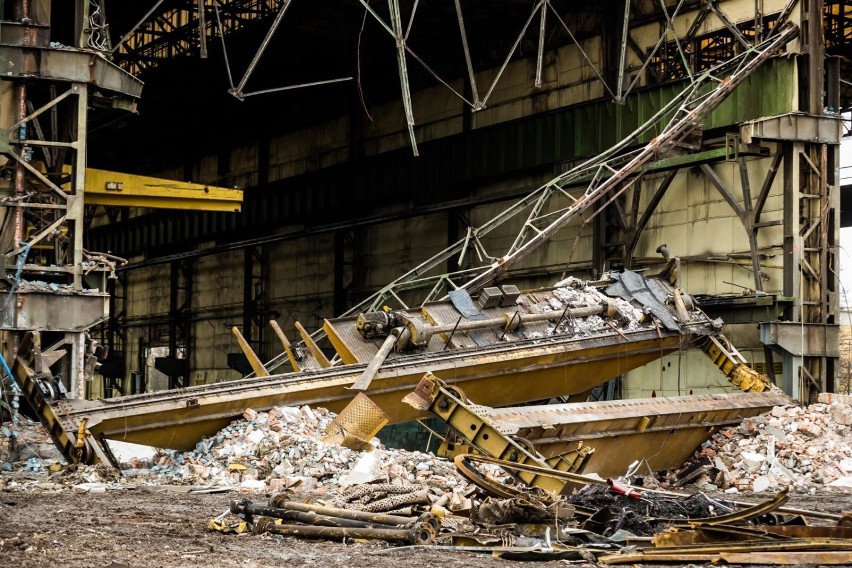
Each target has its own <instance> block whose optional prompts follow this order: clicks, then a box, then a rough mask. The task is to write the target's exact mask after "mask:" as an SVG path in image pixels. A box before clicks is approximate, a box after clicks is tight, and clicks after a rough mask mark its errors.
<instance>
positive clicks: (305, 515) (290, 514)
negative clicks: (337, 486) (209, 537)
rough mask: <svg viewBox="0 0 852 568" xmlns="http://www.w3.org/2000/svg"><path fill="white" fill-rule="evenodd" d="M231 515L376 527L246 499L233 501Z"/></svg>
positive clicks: (348, 526)
mask: <svg viewBox="0 0 852 568" xmlns="http://www.w3.org/2000/svg"><path fill="white" fill-rule="evenodd" d="M230 509H231V513H233V514H234V515H244V516H246V517H253V516H264V517H273V518H276V519H281V520H284V521H291V522H297V523H305V524H307V525H314V526H323V527H338V528H374V527H375V525H374V524H372V523H368V522H366V521H358V520H352V519H344V518H341V517H329V516H327V515H319V514H317V513H316V512H315V511H310V512H301V511H288V510H286V509H278V508H276V507H265V506H263V505H255V504H254V503H252V502H251V501H247V500H245V499H243V500H240V501H231V506H230Z"/></svg>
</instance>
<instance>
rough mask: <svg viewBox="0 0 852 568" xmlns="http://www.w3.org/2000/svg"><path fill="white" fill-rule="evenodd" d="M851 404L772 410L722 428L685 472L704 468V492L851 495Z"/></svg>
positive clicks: (673, 475)
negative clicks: (735, 425)
mask: <svg viewBox="0 0 852 568" xmlns="http://www.w3.org/2000/svg"><path fill="white" fill-rule="evenodd" d="M850 434H852V405H850V404H846V403H843V402H838V401H834V402H833V403H831V404H826V403H818V404H811V405H809V406H807V407H800V406H783V407H782V406H776V407H774V408H773V409H772V410H771V411H770V412H767V413H764V414H761V415H760V416H756V417H754V418H747V419H745V420H744V421H743V422H742V423H741V424H740V425H739V426H738V427H728V428H723V429H722V430H720V431H719V432H717V433H716V434H715V435H714V436H713V437H712V438H711V439H710V440H708V441H707V442H705V443H704V444H703V445H702V446H701V447H700V448H699V449H698V450H697V451H696V453H695V456H694V458H693V460H692V461H691V462H690V463H688V464H687V465H686V466H685V467H684V468H682V469H681V470H679V471H677V472H672V473H671V474H670V480H674V479H677V477H678V476H683V475H685V473H686V472H688V471H689V470H690V468H694V467H696V466H699V465H700V464H702V463H703V464H707V465H709V466H711V467H710V468H709V469H708V473H707V474H705V475H702V476H700V477H699V478H698V479H697V481H696V482H695V484H696V485H698V486H699V487H700V488H702V489H709V490H713V489H723V490H725V491H726V492H727V493H737V492H740V491H754V492H758V493H759V492H764V491H769V492H774V491H777V490H778V489H781V488H784V487H788V488H790V490H791V491H796V492H798V493H811V494H813V493H817V492H821V493H822V492H830V491H847V492H848V491H852V438H850Z"/></svg>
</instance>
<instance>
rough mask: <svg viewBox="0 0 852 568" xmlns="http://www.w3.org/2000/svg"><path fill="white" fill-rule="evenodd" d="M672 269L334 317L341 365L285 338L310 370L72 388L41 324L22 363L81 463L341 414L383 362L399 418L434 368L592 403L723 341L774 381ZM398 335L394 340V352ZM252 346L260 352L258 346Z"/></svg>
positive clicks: (381, 395) (55, 429)
mask: <svg viewBox="0 0 852 568" xmlns="http://www.w3.org/2000/svg"><path fill="white" fill-rule="evenodd" d="M670 276H671V273H670V271H664V273H663V275H662V276H661V277H645V276H641V275H639V274H637V273H634V272H630V271H624V272H621V273H613V274H609V275H607V277H606V278H604V279H602V280H600V281H597V282H591V283H588V282H582V281H579V280H576V279H569V280H566V281H564V282H563V283H561V284H562V285H561V286H560V287H557V288H553V289H547V290H537V291H535V292H530V293H526V294H520V293H518V292H517V291H516V290H514V289H513V287H510V286H504V287H502V288H491V289H486V291H484V292H483V293H481V294H480V295H479V297H478V298H477V299H476V300H475V301H474V300H473V299H472V298H470V297H469V296H466V294H462V295H455V297H454V300H447V301H442V302H433V303H430V304H426V305H424V306H423V308H421V309H419V310H398V311H395V312H380V313H364V314H360V315H359V316H357V317H350V318H340V319H335V320H326V322H325V325H324V329H325V331H326V333H327V334H328V337H329V339H330V340H331V343H332V345H334V346H335V349H336V350H337V355H338V356H337V357H336V358H335V362H336V364H334V365H331V366H328V367H326V366H323V365H326V364H330V363H329V362H328V361H323V362H322V363H321V362H320V361H318V360H317V358H316V354H315V352H313V351H311V350H310V349H302V348H296V347H294V346H293V345H291V344H290V343H289V342H288V341H286V338H283V340H284V341H283V343H282V347H284V348H285V349H286V350H289V356H288V360H289V361H290V362H291V363H292V365H293V366H294V367H297V368H298V369H299V370H293V371H290V372H286V373H283V374H269V375H267V376H258V377H254V378H247V379H243V380H238V381H231V382H226V383H218V384H213V385H204V386H198V387H190V388H186V389H179V390H173V391H164V392H155V393H147V394H141V395H134V396H126V397H119V398H112V399H107V400H97V401H87V400H80V399H75V400H71V399H64V398H63V396H62V394H61V393H60V392H59V391H60V389H59V388H58V385H57V381H56V377H55V376H54V375H53V374H52V373H51V372H50V365H51V357H52V355H51V352H50V350H49V349H45V347H46V346H42V345H41V339H40V334H39V333H38V332H30V333H28V334H27V335H26V337H25V339H24V341H23V343H22V346H21V349H19V351H18V356H17V357H16V359H15V361H14V365H13V373H14V375H15V378H16V380H17V381H18V383H19V385H21V387H22V390H23V391H24V392H25V393H26V395H27V397H28V398H29V399H30V402H31V403H32V405H33V407H34V408H37V409H39V414H40V416H41V418H42V421H43V422H44V424H45V426H46V428H47V429H48V431H49V432H50V433H51V435H52V436H53V438H54V440H56V441H57V445H58V446H59V447H60V449H61V450H62V451H63V453H64V455H65V457H66V459H68V460H70V461H75V462H76V461H83V462H92V461H102V460H103V459H104V458H103V456H104V455H108V446H107V445H106V444H102V442H103V440H109V439H116V440H124V441H128V442H136V443H143V444H149V445H155V446H159V447H166V448H175V449H190V448H192V447H194V446H195V444H196V443H197V442H198V440H199V439H200V438H201V437H203V436H205V435H210V434H213V433H215V432H216V431H218V430H219V429H221V428H222V427H224V426H226V425H227V424H228V423H229V422H230V421H231V420H233V419H234V418H235V417H238V416H240V415H241V414H242V412H243V411H244V409H245V408H255V409H268V408H270V407H272V406H275V405H302V404H308V405H322V406H324V407H327V408H328V409H330V410H332V411H335V412H339V411H341V410H342V409H343V408H344V407H345V406H346V405H347V404H348V403H349V402H350V401H351V400H352V399H353V398H354V397H355V395H356V394H358V393H359V392H362V391H361V390H358V389H353V388H352V387H353V385H355V384H356V383H357V382H361V383H362V385H363V384H364V381H363V380H362V379H363V378H364V376H365V373H366V372H368V371H369V370H370V369H375V371H374V372H372V374H370V375H368V379H369V380H368V381H366V383H367V386H366V389H365V391H364V392H366V394H367V395H368V396H369V397H370V399H372V400H373V402H374V403H375V404H376V405H378V407H379V408H381V410H382V411H383V412H384V413H385V414H386V415H387V417H388V419H389V421H390V422H391V423H398V422H404V421H410V420H414V419H416V418H420V417H424V416H427V415H428V412H427V411H426V410H424V409H415V408H413V407H411V406H409V405H406V404H402V403H401V401H402V399H403V397H404V396H405V395H406V394H407V393H409V392H411V391H412V390H413V389H414V388H415V387H416V386H417V384H418V382H419V381H420V379H421V378H422V376H423V373H424V372H426V371H431V372H432V373H434V374H435V375H436V376H438V377H440V378H441V379H442V380H443V381H445V382H446V383H447V384H450V385H453V386H455V387H458V388H461V389H463V390H464V392H465V393H467V394H468V395H469V396H471V398H473V399H474V400H476V401H477V402H478V403H480V404H486V405H490V406H504V405H516V404H522V403H525V402H532V401H538V400H546V399H549V398H552V397H565V398H567V399H568V400H572V401H583V400H585V399H586V397H587V396H588V392H589V391H590V390H591V389H592V388H594V387H595V386H597V385H600V384H602V383H604V382H606V381H607V380H609V379H611V378H613V377H616V376H618V375H620V374H622V373H625V372H627V371H629V370H631V369H635V368H636V367H639V366H641V365H644V364H645V363H647V362H649V361H653V360H655V359H657V358H659V357H661V356H663V355H665V354H668V353H671V352H673V351H676V350H678V349H680V348H683V347H684V346H687V345H689V344H706V343H707V342H712V344H713V346H714V347H713V353H714V358H713V361H714V363H716V364H717V366H719V367H720V369H722V370H723V372H724V373H725V374H726V375H727V376H728V377H729V379H731V380H734V381H736V383H735V384H736V385H737V386H738V387H740V388H741V389H742V390H749V391H754V392H760V391H763V390H767V389H768V387H769V381H768V379H767V378H766V377H765V376H764V375H761V374H758V373H756V372H754V371H753V370H751V369H750V368H749V367H748V366H747V365H745V363H744V361H743V360H742V357H741V356H740V355H739V353H737V352H736V350H735V349H733V347H732V346H730V345H729V344H728V342H727V340H725V339H724V337H723V336H721V334H720V332H719V325H720V324H719V322H718V321H713V320H711V319H710V318H708V317H707V316H706V315H705V314H704V313H703V312H701V310H699V309H697V308H695V306H693V305H692V303H691V301H690V300H689V297H688V296H684V295H681V294H678V295H675V294H674V293H673V291H674V288H673V287H672V285H671V283H670V282H669V277H670ZM635 290H641V292H640V293H638V294H637V293H634V291H635ZM474 302H475V303H474ZM465 314H466V315H465ZM679 318H680V319H681V320H683V321H679ZM305 335H307V334H305ZM281 336H282V337H283V333H282V334H281ZM388 338H392V339H393V341H392V343H393V345H394V348H393V349H391V350H390V351H387V352H386V351H385V350H383V349H382V347H383V346H384V345H385V344H387V343H388ZM317 352H318V350H317ZM247 355H249V357H250V358H252V357H253V356H254V354H253V353H251V352H250V350H249V351H247ZM261 367H262V365H261ZM60 382H61V381H60ZM767 400H769V399H767ZM767 404H769V405H770V406H771V405H772V404H774V402H768V403H767ZM84 420H86V421H87V427H86V428H85V443H84V444H83V447H82V448H81V449H78V448H77V439H76V438H77V434H76V433H77V432H78V430H80V425H81V423H82V422H83V421H84Z"/></svg>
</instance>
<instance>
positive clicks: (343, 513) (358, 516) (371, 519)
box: [269, 493, 418, 527]
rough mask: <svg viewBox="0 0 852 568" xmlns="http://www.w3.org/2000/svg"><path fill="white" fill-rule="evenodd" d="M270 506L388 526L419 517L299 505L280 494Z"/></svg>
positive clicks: (407, 522) (395, 525)
mask: <svg viewBox="0 0 852 568" xmlns="http://www.w3.org/2000/svg"><path fill="white" fill-rule="evenodd" d="M269 504H270V505H272V506H273V507H277V508H279V509H283V510H287V511H301V512H305V513H311V512H312V513H317V514H318V515H327V516H329V517H339V518H341V519H352V520H355V521H364V522H367V523H374V524H377V525H388V526H393V527H397V526H407V525H411V524H413V523H415V522H417V520H418V519H417V517H402V516H399V515H388V514H386V513H368V512H365V511H353V510H351V509H341V508H339V507H325V506H322V505H311V504H309V503H297V502H295V501H288V500H287V496H286V495H285V494H283V493H279V494H278V495H275V496H273V497H272V499H270V500H269Z"/></svg>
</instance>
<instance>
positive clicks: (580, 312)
mask: <svg viewBox="0 0 852 568" xmlns="http://www.w3.org/2000/svg"><path fill="white" fill-rule="evenodd" d="M606 311H607V306H603V305H599V306H587V307H584V308H570V309H565V310H553V311H548V312H543V313H540V314H517V315H515V314H513V315H512V318H511V319H509V318H507V317H505V316H504V317H499V318H489V319H484V320H478V321H466V322H462V323H458V324H455V323H448V324H446V325H438V326H435V327H429V328H426V329H425V330H424V331H423V334H422V338H423V340H424V341H426V342H428V341H429V340H430V339H431V338H432V336H433V335H435V334H437V333H447V332H449V331H452V330H453V329H455V330H456V331H471V330H474V329H486V328H489V327H497V326H503V327H507V326H509V325H511V323H512V322H513V321H514V320H517V321H518V324H517V325H516V326H515V327H514V329H517V328H518V327H520V326H521V325H523V324H525V323H526V324H529V323H539V322H543V321H550V320H558V319H560V318H562V317H563V316H564V315H565V314H566V313H567V314H570V315H571V316H573V317H575V318H585V317H588V316H594V315H599V314H602V313H605V312H606ZM508 331H513V330H512V329H510V330H508Z"/></svg>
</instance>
